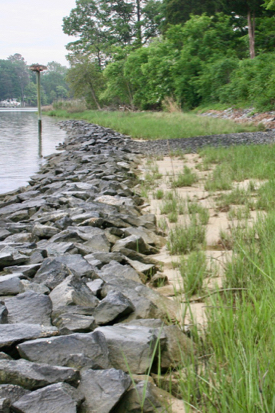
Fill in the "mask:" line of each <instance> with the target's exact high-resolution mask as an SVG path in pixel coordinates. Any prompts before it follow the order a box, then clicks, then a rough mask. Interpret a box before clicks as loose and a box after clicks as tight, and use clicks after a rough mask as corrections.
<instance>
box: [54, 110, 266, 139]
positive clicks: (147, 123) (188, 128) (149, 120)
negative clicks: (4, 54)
mask: <svg viewBox="0 0 275 413" xmlns="http://www.w3.org/2000/svg"><path fill="white" fill-rule="evenodd" d="M48 115H50V116H58V117H65V118H70V119H83V120H86V121H88V122H91V123H96V124H98V125H101V126H105V127H108V128H112V129H115V130H116V131H119V132H121V133H123V134H126V135H130V136H132V137H133V138H138V139H175V138H190V137H193V136H202V135H214V134H223V133H237V132H244V131H255V130H258V128H257V127H255V126H251V125H248V126H247V125H239V124H236V123H234V122H232V121H230V120H225V119H215V118H206V117H203V116H198V115H194V114H191V113H167V112H131V113H129V112H127V113H126V112H108V111H94V110H86V111H84V112H81V113H67V112H66V111H64V110H55V111H50V112H48Z"/></svg>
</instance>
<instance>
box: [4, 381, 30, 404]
mask: <svg viewBox="0 0 275 413" xmlns="http://www.w3.org/2000/svg"><path fill="white" fill-rule="evenodd" d="M28 393H30V391H29V390H27V389H24V388H23V387H20V386H16V385H14V384H0V398H1V399H9V400H10V401H11V403H15V402H16V401H17V400H19V399H21V397H23V396H25V394H28Z"/></svg>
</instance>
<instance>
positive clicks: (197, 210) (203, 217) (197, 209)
mask: <svg viewBox="0 0 275 413" xmlns="http://www.w3.org/2000/svg"><path fill="white" fill-rule="evenodd" d="M187 211H188V213H189V214H191V215H192V214H198V215H199V220H200V222H201V224H202V225H207V224H208V221H209V218H210V215H209V211H208V209H207V208H204V207H203V206H202V205H200V204H199V203H198V202H194V201H190V200H187Z"/></svg>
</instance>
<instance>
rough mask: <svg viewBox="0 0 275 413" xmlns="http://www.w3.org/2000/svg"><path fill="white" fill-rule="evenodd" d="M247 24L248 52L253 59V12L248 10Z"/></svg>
mask: <svg viewBox="0 0 275 413" xmlns="http://www.w3.org/2000/svg"><path fill="white" fill-rule="evenodd" d="M247 24H248V36H249V54H250V58H251V59H254V57H255V13H252V16H251V12H250V10H249V11H248V13H247Z"/></svg>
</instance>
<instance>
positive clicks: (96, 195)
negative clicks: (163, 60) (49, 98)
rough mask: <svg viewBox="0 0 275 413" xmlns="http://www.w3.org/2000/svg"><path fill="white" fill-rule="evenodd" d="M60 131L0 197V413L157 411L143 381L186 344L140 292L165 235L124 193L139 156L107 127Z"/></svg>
mask: <svg viewBox="0 0 275 413" xmlns="http://www.w3.org/2000/svg"><path fill="white" fill-rule="evenodd" d="M62 126H63V127H64V128H66V129H67V130H68V133H69V134H68V139H67V140H66V142H65V143H64V144H63V145H61V146H60V149H61V151H60V152H58V153H56V154H53V155H51V156H49V157H47V163H46V164H45V165H44V166H43V167H42V168H41V171H40V173H38V174H37V175H35V176H33V177H32V178H31V180H30V185H29V186H28V187H26V188H20V189H19V190H17V191H15V192H13V193H9V194H5V195H2V196H0V324H1V325H0V347H1V353H0V398H1V403H2V404H1V406H2V407H1V408H2V411H5V412H24V413H31V412H35V413H37V412H43V413H47V412H51V413H52V412H60V411H62V412H66V413H68V412H72V413H73V412H81V413H94V412H97V413H99V412H100V413H105V412H106V413H107V412H111V411H112V412H126V411H127V412H137V411H139V410H138V409H139V403H140V400H143V404H144V406H143V410H142V411H143V412H144V413H146V412H151V411H159V412H160V411H164V410H163V409H164V404H165V397H164V393H163V392H162V391H161V390H160V389H158V388H157V387H156V386H154V385H153V384H152V383H151V382H148V380H146V379H145V378H144V374H147V373H148V370H150V372H152V373H156V372H157V371H156V369H157V367H156V366H160V367H161V369H162V371H165V370H167V369H169V368H174V367H176V366H178V365H180V364H182V363H188V362H189V360H190V358H189V356H190V354H191V352H192V341H191V340H190V339H189V338H188V337H187V336H186V335H185V334H184V333H183V332H181V330H180V329H178V328H177V327H176V326H170V325H169V322H168V320H171V319H175V318H176V312H177V308H176V304H175V303H174V302H173V301H171V300H169V299H168V298H165V297H162V296H160V295H159V294H158V293H157V292H156V291H154V290H152V289H150V288H149V284H150V279H151V278H152V277H153V276H154V274H155V273H156V272H157V271H159V270H160V268H159V265H158V262H157V261H156V260H155V259H154V254H155V253H156V252H157V251H158V249H159V247H160V246H162V245H163V242H164V239H163V238H162V237H161V234H159V233H157V229H156V225H155V217H154V216H153V215H152V214H142V209H141V208H140V207H141V204H142V200H141V198H140V197H139V196H138V195H136V194H135V191H134V186H135V185H136V184H137V176H136V172H137V171H136V169H137V166H138V163H139V162H140V157H139V154H138V152H139V150H137V149H134V147H133V144H132V143H131V140H130V139H129V138H128V137H125V136H122V135H120V134H119V133H115V132H113V131H112V130H110V129H106V128H102V127H99V126H97V125H91V124H87V123H85V122H83V121H66V122H63V123H62ZM156 349H157V350H156ZM159 351H160V352H161V354H162V355H161V360H157V357H158V356H159ZM132 374H134V376H135V381H136V389H134V387H135V386H134V384H133V382H132V379H131V375H132ZM132 377H133V376H132ZM139 377H140V378H139ZM150 380H151V379H150ZM140 411H141V408H140Z"/></svg>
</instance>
